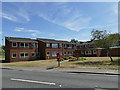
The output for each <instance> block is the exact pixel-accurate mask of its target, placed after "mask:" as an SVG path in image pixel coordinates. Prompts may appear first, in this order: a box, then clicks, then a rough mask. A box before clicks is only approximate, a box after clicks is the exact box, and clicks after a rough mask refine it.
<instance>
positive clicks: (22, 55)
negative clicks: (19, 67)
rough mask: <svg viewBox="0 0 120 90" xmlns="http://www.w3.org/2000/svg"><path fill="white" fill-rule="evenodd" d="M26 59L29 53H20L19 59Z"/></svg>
mask: <svg viewBox="0 0 120 90" xmlns="http://www.w3.org/2000/svg"><path fill="white" fill-rule="evenodd" d="M28 57H29V53H28V52H23V53H20V58H28Z"/></svg>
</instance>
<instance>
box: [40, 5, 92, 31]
mask: <svg viewBox="0 0 120 90" xmlns="http://www.w3.org/2000/svg"><path fill="white" fill-rule="evenodd" d="M49 12H50V14H48V13H49ZM39 16H40V17H41V18H43V19H45V20H47V21H49V22H51V23H54V24H57V25H60V26H63V27H65V28H67V29H69V30H72V31H80V30H82V29H84V28H86V27H88V26H89V23H90V21H91V19H92V18H91V17H84V15H83V14H82V13H81V12H80V10H78V9H76V8H75V7H70V6H68V5H67V4H60V6H59V4H58V6H56V5H54V4H52V5H51V8H50V9H46V11H44V12H43V11H40V13H39Z"/></svg>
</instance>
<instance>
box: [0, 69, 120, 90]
mask: <svg viewBox="0 0 120 90" xmlns="http://www.w3.org/2000/svg"><path fill="white" fill-rule="evenodd" d="M2 78H3V81H2V88H95V87H100V88H118V76H117V75H103V74H85V73H65V72H37V71H23V70H9V69H3V70H2Z"/></svg>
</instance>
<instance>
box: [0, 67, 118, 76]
mask: <svg viewBox="0 0 120 90" xmlns="http://www.w3.org/2000/svg"><path fill="white" fill-rule="evenodd" d="M0 68H1V69H8V70H21V71H22V70H27V71H40V72H66V73H88V74H107V75H120V71H119V70H108V69H98V68H97V67H79V68H46V67H16V66H1V67H0Z"/></svg>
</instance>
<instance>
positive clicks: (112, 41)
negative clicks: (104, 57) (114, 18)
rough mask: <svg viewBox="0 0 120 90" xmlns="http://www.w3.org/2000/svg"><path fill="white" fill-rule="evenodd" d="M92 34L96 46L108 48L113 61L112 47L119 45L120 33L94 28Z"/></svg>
mask: <svg viewBox="0 0 120 90" xmlns="http://www.w3.org/2000/svg"><path fill="white" fill-rule="evenodd" d="M91 36H92V38H91V40H92V41H93V42H94V47H96V48H104V49H106V50H107V53H108V55H109V57H110V59H111V62H112V61H113V59H112V57H111V52H110V47H112V46H118V45H119V40H120V34H119V33H116V34H109V33H107V31H106V30H104V31H100V30H92V31H91Z"/></svg>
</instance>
